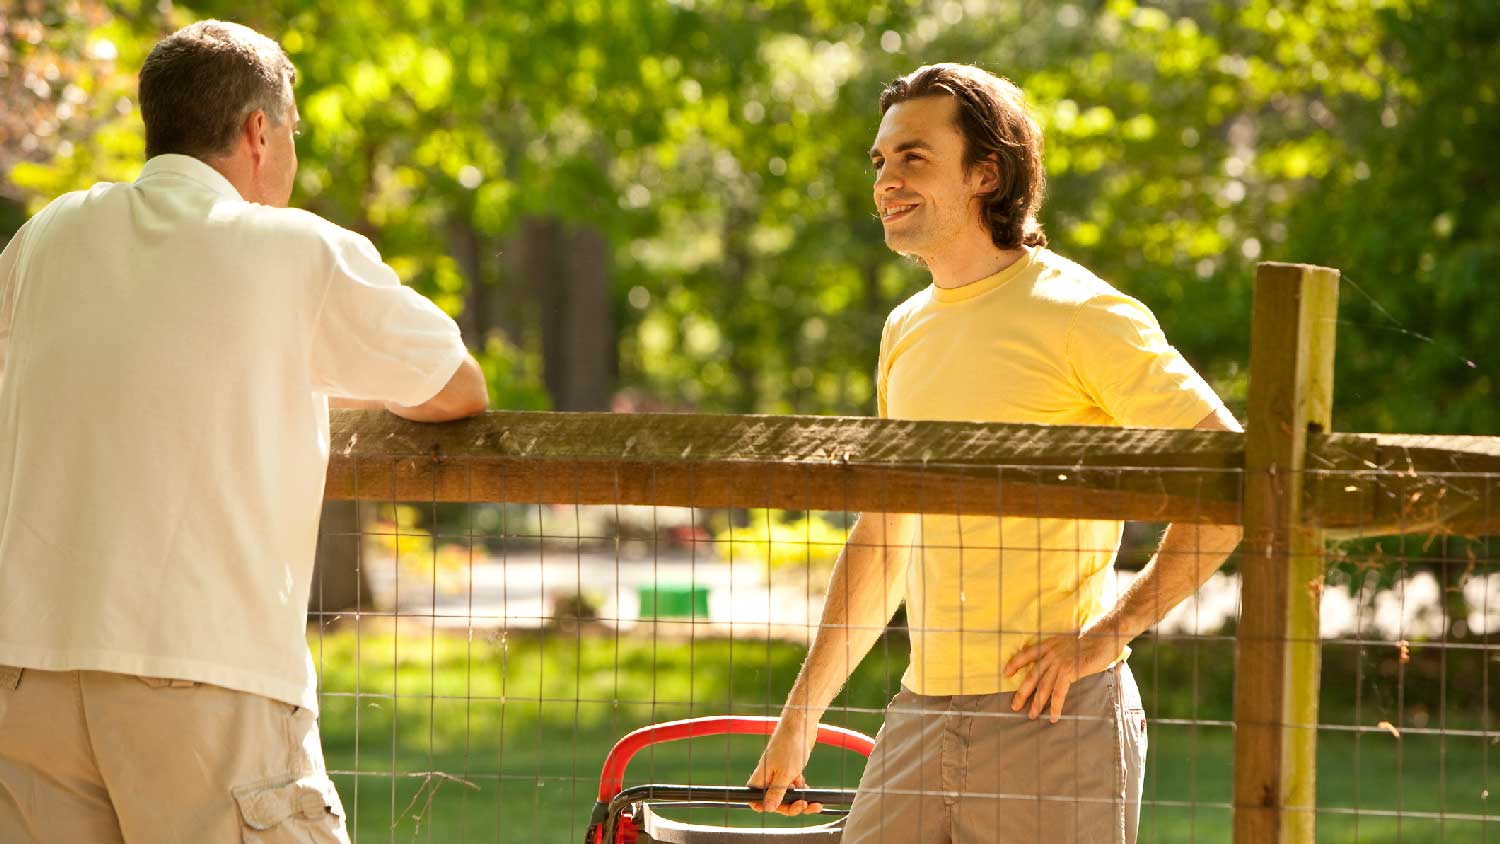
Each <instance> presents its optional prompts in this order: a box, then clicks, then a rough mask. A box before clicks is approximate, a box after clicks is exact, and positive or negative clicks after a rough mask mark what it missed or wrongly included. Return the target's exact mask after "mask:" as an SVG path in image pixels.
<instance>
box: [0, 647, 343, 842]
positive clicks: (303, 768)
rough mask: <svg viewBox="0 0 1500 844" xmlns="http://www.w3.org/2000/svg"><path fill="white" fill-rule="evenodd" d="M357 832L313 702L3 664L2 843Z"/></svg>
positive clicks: (291, 837)
mask: <svg viewBox="0 0 1500 844" xmlns="http://www.w3.org/2000/svg"><path fill="white" fill-rule="evenodd" d="M348 841H349V836H348V833H347V832H346V830H345V828H344V810H343V807H342V806H341V805H340V804H339V798H338V795H337V794H336V793H335V792H334V789H333V783H332V782H331V781H330V780H329V779H328V774H327V772H326V769H325V768H324V766H323V751H322V748H321V747H320V746H319V740H318V725H317V721H316V720H315V719H314V718H313V715H312V713H311V712H308V711H307V710H305V709H300V708H298V707H295V706H292V705H290V704H287V703H281V702H279V701H274V700H271V699H269V698H264V697H260V696H258V695H252V694H246V693H244V692H235V691H230V690H228V689H222V688H219V687H217V686H208V685H202V684H197V683H189V682H186V681H181V680H159V679H153V678H148V677H132V676H127V675H124V674H107V673H103V672H97V671H36V670H32V669H26V670H24V671H22V670H20V669H16V668H7V667H4V666H0V842H5V844H54V842H55V844H63V842H67V844H104V842H109V844H120V842H130V844H136V842H141V844H177V842H182V844H187V843H188V842H192V844H221V842H222V844H335V842H336V843H337V844H348Z"/></svg>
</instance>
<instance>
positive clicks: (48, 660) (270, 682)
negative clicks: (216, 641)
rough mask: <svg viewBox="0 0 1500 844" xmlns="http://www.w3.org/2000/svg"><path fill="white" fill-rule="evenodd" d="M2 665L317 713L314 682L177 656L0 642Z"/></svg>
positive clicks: (315, 685) (316, 692) (316, 690)
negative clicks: (141, 681)
mask: <svg viewBox="0 0 1500 844" xmlns="http://www.w3.org/2000/svg"><path fill="white" fill-rule="evenodd" d="M0 665H8V666H10V667H12V668H21V669H27V668H29V669H33V670H36V671H104V672H108V673H112V674H128V675H132V676H136V677H162V678H166V679H171V680H189V681H192V682H194V683H206V684H208V685H210V686H219V687H221V688H225V689H230V690H231V691H236V692H245V693H247V694H253V695H259V696H261V697H267V698H271V699H272V700H278V701H281V702H282V703H285V704H288V705H290V706H297V707H301V708H302V709H306V710H308V711H310V712H312V713H313V714H314V715H317V713H318V689H317V683H316V681H314V682H313V683H312V684H311V685H308V684H307V683H288V682H287V681H285V680H281V679H276V678H273V677H268V676H266V675H264V674H258V673H255V672H252V671H246V670H244V669H236V668H233V667H229V666H225V665H221V664H218V663H212V662H205V661H202V660H195V659H183V658H180V657H156V656H147V655H145V654H135V653H120V652H117V651H100V650H82V651H53V650H49V649H44V648H31V647H26V646H24V645H17V644H14V643H4V642H0Z"/></svg>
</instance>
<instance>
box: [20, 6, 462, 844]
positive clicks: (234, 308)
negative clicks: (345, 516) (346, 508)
mask: <svg viewBox="0 0 1500 844" xmlns="http://www.w3.org/2000/svg"><path fill="white" fill-rule="evenodd" d="M294 78H295V71H294V70H293V68H292V65H291V62H290V61H289V60H288V59H287V56H286V54H285V53H284V52H283V51H282V49H281V47H280V46H279V45H277V44H276V42H274V41H272V40H271V39H269V38H266V37H264V36H261V35H259V34H257V33H255V32H253V31H252V30H249V29H246V28H245V27H243V26H239V25H236V24H230V23H223V22H219V21H203V22H200V23H197V24H194V25H192V26H189V27H187V28H185V29H183V30H181V31H179V32H177V33H175V34H173V35H172V36H170V37H168V38H167V39H165V40H163V41H162V42H161V43H159V44H158V45H157V46H156V48H155V49H153V50H152V51H151V54H150V56H149V57H148V58H147V59H146V62H145V65H144V66H143V68H142V70H141V75H140V102H141V112H142V116H143V118H144V121H145V124H146V154H147V158H148V159H149V160H148V161H147V163H146V166H145V168H144V169H143V170H142V171H141V175H140V177H139V178H138V179H136V180H135V181H134V182H131V183H126V184H99V185H95V186H94V187H93V188H92V189H90V190H87V191H80V192H77V193H71V194H68V195H66V196H63V197H60V198H58V199H57V200H55V201H54V202H52V203H51V204H50V205H48V206H47V207H46V208H45V209H43V210H42V211H41V212H40V213H39V214H37V215H36V216H35V217H33V218H32V219H31V220H30V221H28V222H27V224H26V225H25V226H23V227H22V228H21V230H20V231H19V232H18V233H17V234H16V235H15V237H14V238H12V239H11V241H10V243H9V244H8V245H7V246H6V247H5V250H4V253H3V254H0V841H3V842H6V844H18V842H68V844H91V842H121V841H126V842H152V844H155V843H156V842H231V841H234V842H239V841H246V842H249V841H255V842H265V844H271V842H293V841H296V842H309V841H315V842H347V841H348V832H347V830H346V828H345V823H344V816H343V814H344V813H343V809H342V807H341V806H340V803H339V798H338V795H337V794H336V793H335V791H334V788H333V784H332V783H331V782H330V780H329V778H328V774H327V772H326V769H325V767H324V763H323V755H322V750H321V747H320V740H319V737H318V728H317V720H316V711H317V695H316V689H317V676H316V674H315V672H314V667H313V664H312V660H311V658H310V655H309V654H308V650H307V643H306V640H305V630H306V626H305V625H306V615H305V613H306V607H307V598H308V593H309V589H310V581H311V579H312V563H313V550H314V546H315V543H316V539H317V527H318V511H319V504H320V502H321V500H322V496H323V479H324V475H325V473H326V471H327V461H328V443H329V430H328V408H329V401H330V399H348V400H362V401H370V400H375V401H378V402H380V403H382V404H383V405H384V406H385V407H386V408H388V409H389V410H390V411H391V412H393V413H396V414H399V415H401V416H405V417H407V418H410V419H414V420H418V421H442V420H446V419H456V418H460V417H463V416H468V415H472V414H474V413H478V412H480V411H481V410H483V409H484V407H485V406H486V405H487V403H488V396H487V392H486V389H485V384H484V378H483V375H482V373H481V372H480V369H479V367H478V364H477V363H475V361H474V359H473V358H472V357H471V356H470V355H469V354H468V352H467V351H466V350H465V348H464V345H463V342H462V340H461V338H460V336H459V331H458V327H457V325H455V324H454V322H453V320H452V319H451V318H449V317H448V316H447V315H446V314H444V313H443V312H442V311H440V310H439V309H438V308H437V307H436V306H434V305H433V304H432V303H431V302H429V301H427V300H426V299H424V298H422V297H421V296H419V295H417V294H416V293H414V292H413V291H411V290H409V289H407V288H405V287H403V286H402V285H401V283H400V281H399V279H398V278H397V276H396V273H395V272H393V271H392V270H391V269H390V267H388V266H386V265H385V264H384V263H383V262H382V261H381V259H380V256H379V254H378V253H377V252H376V251H375V248H374V247H373V246H372V245H371V244H370V242H369V241H368V240H366V239H365V238H364V237H361V236H360V235H358V234H355V233H353V232H350V231H347V230H345V229H342V228H340V227H338V226H336V225H334V224H332V223H330V222H328V221H326V220H323V219H321V218H319V217H317V216H315V215H313V214H309V213H306V212H303V211H297V210H293V209H289V208H287V207H286V205H287V202H288V200H289V199H290V197H291V193H292V184H293V180H294V178H295V175H296V172H297V153H296V148H295V142H294V135H295V129H296V127H297V123H298V118H297V107H296V103H295V101H294V98H293V95H292V83H293V81H294Z"/></svg>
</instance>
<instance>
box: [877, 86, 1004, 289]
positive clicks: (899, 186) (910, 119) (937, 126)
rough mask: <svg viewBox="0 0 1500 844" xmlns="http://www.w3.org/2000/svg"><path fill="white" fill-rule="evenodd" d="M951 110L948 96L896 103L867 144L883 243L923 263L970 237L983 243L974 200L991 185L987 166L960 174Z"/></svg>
mask: <svg viewBox="0 0 1500 844" xmlns="http://www.w3.org/2000/svg"><path fill="white" fill-rule="evenodd" d="M956 109H957V104H956V103H955V102H954V100H953V98H952V97H947V96H935V97H920V98H917V99H912V100H906V101H903V102H899V103H896V104H895V105H893V106H891V107H890V109H889V110H887V111H886V113H885V116H884V117H882V118H881V120H880V130H879V132H878V133H877V134H876V135H875V144H874V146H872V147H871V148H870V163H871V164H872V165H874V167H875V208H876V211H877V212H878V213H879V214H880V222H881V225H882V226H884V227H885V243H886V245H887V246H889V247H890V248H891V249H892V250H893V251H895V252H899V253H901V254H902V255H909V256H912V257H915V258H919V259H921V260H922V261H923V262H925V263H928V264H929V265H930V264H931V263H932V262H933V261H934V259H941V258H943V257H944V255H945V253H949V252H952V251H953V250H956V249H957V250H961V249H966V248H968V245H969V244H971V243H973V242H975V239H976V237H977V238H978V239H979V240H980V241H981V242H984V243H988V242H989V234H988V230H987V229H986V228H985V227H984V223H983V221H982V219H981V217H980V214H979V205H980V203H979V200H978V198H977V197H978V196H979V195H980V194H981V193H982V192H984V191H985V190H988V189H991V188H987V187H986V186H985V185H984V184H982V182H983V181H984V175H985V174H984V170H985V168H983V167H976V168H974V169H973V170H972V171H970V172H965V167H964V151H965V149H964V138H963V135H962V134H961V133H960V131H959V128H958V123H957V120H956V116H957V111H956Z"/></svg>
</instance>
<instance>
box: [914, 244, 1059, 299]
mask: <svg viewBox="0 0 1500 844" xmlns="http://www.w3.org/2000/svg"><path fill="white" fill-rule="evenodd" d="M1021 248H1022V250H1023V251H1025V253H1026V254H1024V255H1022V256H1021V257H1020V258H1019V259H1017V260H1016V261H1015V263H1013V264H1011V265H1010V266H1008V267H1006V268H1005V269H1003V270H1001V271H1000V272H998V273H995V274H994V275H992V276H986V277H984V278H981V279H980V280H978V281H973V282H970V283H968V284H965V285H964V286H963V287H938V286H937V285H932V298H933V299H936V300H937V301H939V302H964V301H967V300H969V299H973V298H974V297H975V296H983V295H984V294H986V293H988V292H990V291H991V290H994V289H995V288H997V287H1001V286H1003V285H1004V284H1005V283H1006V282H1008V281H1010V280H1012V279H1014V278H1016V277H1017V276H1019V275H1020V274H1021V273H1023V272H1025V271H1026V268H1027V267H1029V266H1031V264H1032V262H1033V261H1035V260H1036V248H1035V247H1031V246H1023V247H1021Z"/></svg>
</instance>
